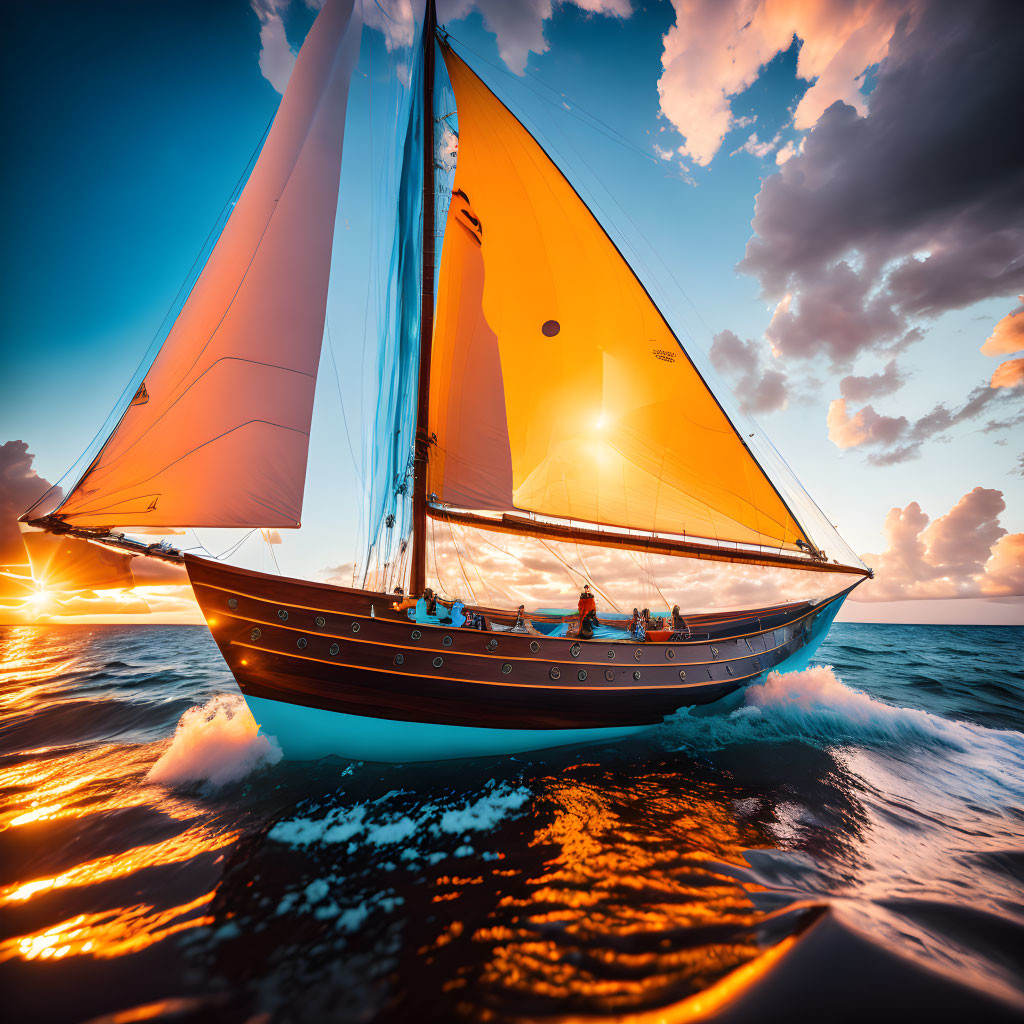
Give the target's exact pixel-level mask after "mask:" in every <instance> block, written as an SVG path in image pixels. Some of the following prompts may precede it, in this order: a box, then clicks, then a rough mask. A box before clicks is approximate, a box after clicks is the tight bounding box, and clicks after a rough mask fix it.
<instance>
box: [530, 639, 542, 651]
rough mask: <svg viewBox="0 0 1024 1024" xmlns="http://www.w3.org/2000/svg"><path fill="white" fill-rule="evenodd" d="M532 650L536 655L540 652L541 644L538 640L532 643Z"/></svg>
mask: <svg viewBox="0 0 1024 1024" xmlns="http://www.w3.org/2000/svg"><path fill="white" fill-rule="evenodd" d="M530 650H531V651H533V653H534V654H536V653H537V652H538V651H539V650H540V644H539V643H537V641H536V640H531V641H530Z"/></svg>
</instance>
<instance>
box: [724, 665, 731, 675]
mask: <svg viewBox="0 0 1024 1024" xmlns="http://www.w3.org/2000/svg"><path fill="white" fill-rule="evenodd" d="M725 671H726V672H728V673H729V675H732V674H733V672H732V665H726V666H725Z"/></svg>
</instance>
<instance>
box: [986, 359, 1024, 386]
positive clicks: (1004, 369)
mask: <svg viewBox="0 0 1024 1024" xmlns="http://www.w3.org/2000/svg"><path fill="white" fill-rule="evenodd" d="M1021 385H1024V359H1007V360H1006V362H1005V363H1000V364H999V366H997V367H996V370H995V373H993V374H992V387H994V388H1019V387H1021Z"/></svg>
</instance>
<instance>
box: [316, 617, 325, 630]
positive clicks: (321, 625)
mask: <svg viewBox="0 0 1024 1024" xmlns="http://www.w3.org/2000/svg"><path fill="white" fill-rule="evenodd" d="M326 625H327V620H326V619H325V618H324V617H323V616H322V615H318V616H317V617H316V628H317V629H323V628H324V626H326Z"/></svg>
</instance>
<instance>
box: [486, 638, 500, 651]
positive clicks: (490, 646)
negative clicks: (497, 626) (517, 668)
mask: <svg viewBox="0 0 1024 1024" xmlns="http://www.w3.org/2000/svg"><path fill="white" fill-rule="evenodd" d="M497 649H498V641H497V640H495V639H494V637H493V636H492V637H491V639H490V640H488V641H487V650H489V651H496V650H497Z"/></svg>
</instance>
